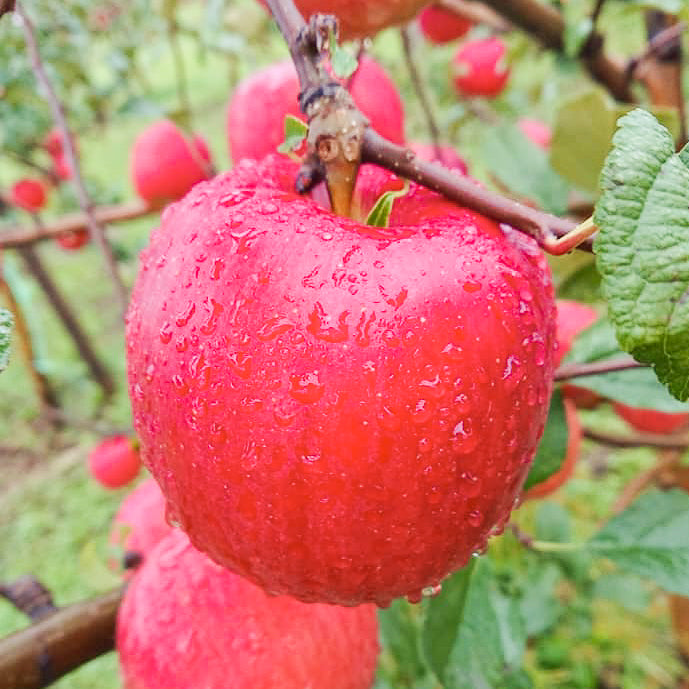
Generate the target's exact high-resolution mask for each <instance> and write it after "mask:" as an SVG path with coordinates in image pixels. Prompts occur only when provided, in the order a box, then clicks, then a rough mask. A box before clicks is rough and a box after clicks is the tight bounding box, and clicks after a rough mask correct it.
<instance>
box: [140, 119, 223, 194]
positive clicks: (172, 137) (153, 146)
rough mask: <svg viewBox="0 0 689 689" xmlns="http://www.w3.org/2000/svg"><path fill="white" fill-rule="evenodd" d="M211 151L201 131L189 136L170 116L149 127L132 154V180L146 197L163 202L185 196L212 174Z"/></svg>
mask: <svg viewBox="0 0 689 689" xmlns="http://www.w3.org/2000/svg"><path fill="white" fill-rule="evenodd" d="M209 163H210V153H209V151H208V146H207V145H206V143H205V141H204V140H203V139H202V138H201V137H200V136H198V135H194V136H193V137H191V138H187V137H186V136H185V135H184V134H183V133H182V131H181V130H180V129H179V128H178V127H177V126H176V125H175V124H174V123H173V122H171V121H170V120H162V121H160V122H156V123H155V124H152V125H151V126H150V127H148V128H147V129H145V130H144V131H143V132H141V134H139V136H138V137H137V139H136V141H135V142H134V146H133V148H132V152H131V156H130V170H131V177H132V184H133V185H134V187H135V188H136V191H137V192H138V194H139V196H141V198H142V199H144V200H145V201H148V202H149V203H154V204H162V203H166V202H168V201H173V200H175V199H178V198H181V197H182V196H184V194H186V193H187V192H188V191H189V189H191V188H192V187H193V186H194V184H196V183H197V182H200V181H201V180H203V179H208V177H209V176H210V169H209Z"/></svg>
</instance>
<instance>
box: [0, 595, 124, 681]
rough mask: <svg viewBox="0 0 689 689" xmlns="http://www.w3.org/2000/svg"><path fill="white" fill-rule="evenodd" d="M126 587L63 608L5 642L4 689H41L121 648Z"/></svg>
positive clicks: (0, 647)
mask: <svg viewBox="0 0 689 689" xmlns="http://www.w3.org/2000/svg"><path fill="white" fill-rule="evenodd" d="M123 592H124V589H117V590H115V591H110V592H109V593H106V594H103V595H101V596H98V597H96V598H93V599H91V600H87V601H82V602H80V603H74V604H73V605H69V606H66V607H63V608H59V609H58V610H57V611H56V612H54V613H52V614H51V615H49V616H47V617H44V618H43V619H42V620H41V621H40V622H37V623H35V624H32V625H31V626H30V627H27V628H26V629H22V630H21V631H18V632H15V633H14V634H11V635H10V636H7V637H5V638H4V639H0V689H41V687H46V686H48V685H49V684H52V683H53V682H54V681H55V680H57V679H59V678H60V677H62V676H64V675H66V674H67V673H68V672H71V671H72V670H74V669H75V668H77V667H79V666H80V665H83V664H84V663H86V662H88V661H89V660H92V659H93V658H96V657H98V656H99V655H102V654H103V653H107V652H108V651H111V650H112V649H113V648H114V645H115V620H116V617H117V609H118V607H119V605H120V602H121V600H122V595H123Z"/></svg>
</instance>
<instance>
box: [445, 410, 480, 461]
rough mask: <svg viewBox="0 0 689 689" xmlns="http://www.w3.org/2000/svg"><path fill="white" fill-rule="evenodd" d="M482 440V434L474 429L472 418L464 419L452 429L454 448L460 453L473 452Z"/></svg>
mask: <svg viewBox="0 0 689 689" xmlns="http://www.w3.org/2000/svg"><path fill="white" fill-rule="evenodd" d="M479 442H480V436H479V435H478V434H476V433H474V431H473V424H472V421H471V419H469V418H466V419H462V420H461V421H460V422H459V423H458V424H457V425H456V426H455V427H454V429H453V430H452V449H453V451H454V452H456V453H457V454H460V455H464V454H469V453H470V452H473V451H474V450H475V449H476V447H477V446H478V444H479Z"/></svg>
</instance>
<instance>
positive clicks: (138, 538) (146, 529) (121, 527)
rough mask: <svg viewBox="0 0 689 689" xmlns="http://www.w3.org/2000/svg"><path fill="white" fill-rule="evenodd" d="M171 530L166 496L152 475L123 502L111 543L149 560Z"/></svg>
mask: <svg viewBox="0 0 689 689" xmlns="http://www.w3.org/2000/svg"><path fill="white" fill-rule="evenodd" d="M170 531H172V527H171V526H170V525H169V524H168V523H167V521H166V520H165V497H164V496H163V494H162V492H161V491H160V488H159V487H158V484H157V483H156V482H155V481H154V480H153V479H152V478H149V479H146V480H145V481H143V482H142V483H140V484H139V485H138V486H137V487H136V488H135V489H134V490H133V491H132V492H131V493H129V495H127V497H126V498H125V499H124V500H123V501H122V504H121V505H120V508H119V509H118V510H117V514H116V515H115V518H114V519H113V523H112V528H111V530H110V543H111V544H112V545H114V546H115V547H117V548H121V549H122V550H123V551H125V552H129V551H131V552H136V553H139V554H141V555H143V557H144V559H145V558H146V557H147V556H148V554H149V553H150V552H151V550H153V548H155V546H156V545H157V544H158V543H159V542H160V541H161V540H162V539H163V538H164V537H165V536H167V535H168V534H169V533H170Z"/></svg>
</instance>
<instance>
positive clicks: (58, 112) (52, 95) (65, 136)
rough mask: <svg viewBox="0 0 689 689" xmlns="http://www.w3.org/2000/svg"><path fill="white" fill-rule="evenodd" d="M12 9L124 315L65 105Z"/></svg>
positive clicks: (28, 29)
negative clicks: (21, 29)
mask: <svg viewBox="0 0 689 689" xmlns="http://www.w3.org/2000/svg"><path fill="white" fill-rule="evenodd" d="M15 11H16V13H17V14H18V15H19V17H20V18H21V20H22V25H23V28H24V37H25V40H26V49H27V52H28V53H29V59H30V61H31V66H32V68H33V72H34V75H35V77H36V80H37V81H38V82H39V83H40V85H41V87H42V88H43V91H44V93H45V97H46V99H47V101H48V103H49V104H50V109H51V111H52V113H53V119H54V120H55V122H56V124H57V126H58V128H59V130H60V134H61V136H62V141H63V145H64V150H65V153H66V155H67V162H68V163H69V165H70V167H71V170H72V175H73V178H74V187H75V190H76V196H77V201H78V202H79V206H80V208H81V210H82V212H83V213H84V215H85V216H86V219H87V226H88V229H89V232H90V234H91V238H92V239H93V241H94V242H95V244H96V246H98V247H99V248H100V250H101V253H102V254H103V258H104V259H105V264H106V266H107V269H108V272H109V273H110V277H111V279H112V283H113V286H114V288H115V294H116V296H117V299H118V300H119V302H120V306H121V309H122V313H123V314H124V311H125V309H126V308H127V301H128V299H127V289H126V287H125V286H124V283H123V282H122V278H121V277H120V273H119V271H118V269H117V262H116V261H115V256H114V254H113V251H112V247H111V246H110V244H109V243H108V240H107V238H106V236H105V232H104V231H103V228H102V227H101V225H100V224H99V222H98V220H97V219H96V218H95V216H94V214H93V202H92V200H91V198H90V196H89V194H88V192H87V191H86V187H85V185H84V179H83V177H82V174H81V167H80V166H79V160H78V156H77V152H76V146H75V144H74V139H73V138H72V135H71V132H70V131H69V126H68V125H67V117H66V115H65V108H64V106H63V104H62V102H61V101H60V99H59V98H58V96H57V93H56V92H55V89H54V88H53V85H52V83H51V81H50V79H49V78H48V74H47V72H46V71H45V67H44V65H43V60H42V59H41V53H40V51H39V49H38V43H37V41H36V36H35V33H34V27H33V23H32V22H31V20H30V19H29V17H28V15H27V14H26V12H25V11H24V8H23V7H22V4H21V3H20V2H16V4H15Z"/></svg>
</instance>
